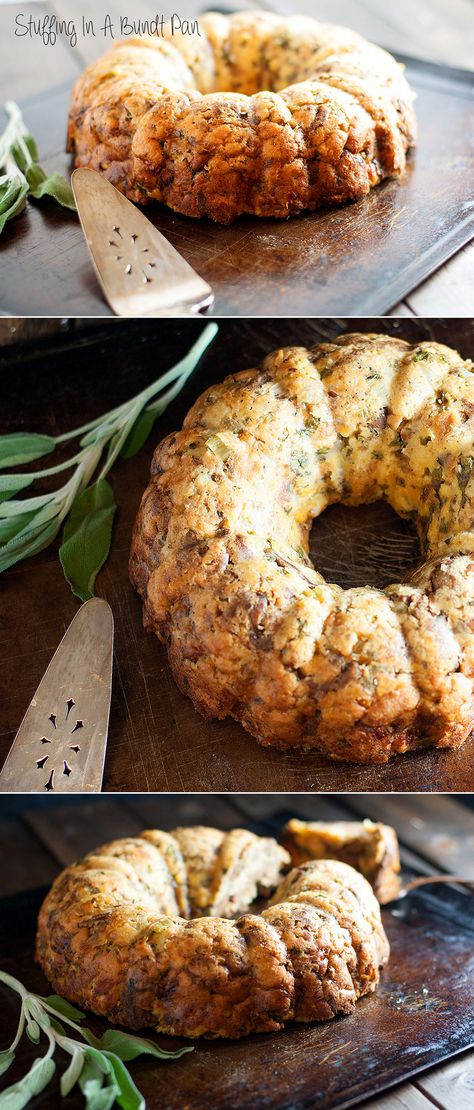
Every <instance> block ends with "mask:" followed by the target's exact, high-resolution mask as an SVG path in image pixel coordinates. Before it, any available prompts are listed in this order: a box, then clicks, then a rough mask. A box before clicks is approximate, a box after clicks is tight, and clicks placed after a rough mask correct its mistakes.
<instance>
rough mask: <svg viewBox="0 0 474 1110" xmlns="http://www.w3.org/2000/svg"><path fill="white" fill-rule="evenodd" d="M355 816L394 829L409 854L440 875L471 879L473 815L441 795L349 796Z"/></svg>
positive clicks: (473, 851) (473, 836)
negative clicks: (453, 875)
mask: <svg viewBox="0 0 474 1110" xmlns="http://www.w3.org/2000/svg"><path fill="white" fill-rule="evenodd" d="M348 801H349V804H350V805H351V806H352V807H353V808H354V809H355V810H356V811H357V812H358V813H363V814H364V815H368V816H370V817H374V818H376V819H377V820H381V821H387V822H388V824H391V825H394V827H395V828H396V829H397V832H399V834H400V837H401V839H402V840H403V842H404V843H405V844H407V845H408V846H409V847H410V848H411V849H412V850H414V851H416V852H419V854H420V855H421V856H422V857H423V858H424V859H426V860H429V862H430V863H432V864H433V865H435V866H436V867H439V868H440V869H441V871H450V872H451V873H452V874H458V875H460V876H461V877H466V878H471V876H472V877H474V813H473V812H472V811H471V810H469V809H467V808H466V807H465V806H462V805H460V803H459V802H456V801H454V800H453V799H452V798H450V797H448V796H447V795H444V794H438V795H437V796H436V798H432V797H427V796H425V795H424V794H408V795H406V796H405V797H403V798H400V799H397V798H396V797H394V796H393V795H392V794H379V795H370V796H367V795H365V794H359V795H357V794H351V795H350V796H349V798H348Z"/></svg>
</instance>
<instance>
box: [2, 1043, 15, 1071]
mask: <svg viewBox="0 0 474 1110" xmlns="http://www.w3.org/2000/svg"><path fill="white" fill-rule="evenodd" d="M14 1059H15V1053H14V1052H11V1051H10V1049H9V1048H7V1049H5V1051H4V1052H0V1075H5V1072H6V1071H8V1069H9V1067H10V1064H13V1061H14Z"/></svg>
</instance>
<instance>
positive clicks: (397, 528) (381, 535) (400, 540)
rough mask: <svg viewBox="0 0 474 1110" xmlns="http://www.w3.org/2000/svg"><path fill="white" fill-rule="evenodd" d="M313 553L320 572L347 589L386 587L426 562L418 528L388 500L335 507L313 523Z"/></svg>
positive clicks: (315, 564)
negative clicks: (401, 515) (417, 565)
mask: <svg viewBox="0 0 474 1110" xmlns="http://www.w3.org/2000/svg"><path fill="white" fill-rule="evenodd" d="M309 553H310V558H311V560H312V562H313V566H314V567H315V569H316V570H317V571H319V573H320V574H323V575H324V577H325V579H326V580H327V581H328V582H336V583H337V585H338V586H342V587H343V589H346V590H347V589H351V588H352V587H354V586H376V587H378V588H379V589H384V587H385V586H388V585H390V583H392V582H401V581H402V579H403V578H405V576H406V575H407V574H408V572H409V571H410V570H411V569H412V568H413V567H414V566H415V565H416V564H417V563H419V562H420V561H421V551H420V544H419V541H418V537H417V534H416V530H415V527H414V525H413V524H412V523H411V521H407V520H402V519H401V517H399V516H397V514H396V512H395V511H394V509H392V508H391V507H390V505H387V504H386V503H385V502H384V501H377V502H375V503H374V504H373V505H357V506H352V505H351V506H349V505H331V506H330V507H329V508H328V509H326V510H325V511H324V512H323V513H321V516H319V517H317V518H316V520H315V521H313V525H312V528H311V532H310V538H309Z"/></svg>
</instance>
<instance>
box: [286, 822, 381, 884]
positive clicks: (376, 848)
mask: <svg viewBox="0 0 474 1110" xmlns="http://www.w3.org/2000/svg"><path fill="white" fill-rule="evenodd" d="M280 839H281V842H282V844H284V846H285V848H287V849H288V851H289V853H290V856H291V859H292V862H293V863H294V864H300V863H305V862H306V861H307V860H312V859H340V860H343V862H344V863H349V864H350V865H351V867H355V869H356V871H360V872H361V874H362V875H364V876H365V878H366V879H367V880H368V882H369V883H370V885H371V887H372V889H373V891H374V894H375V896H376V898H377V901H378V902H380V903H381V904H382V905H384V904H385V902H390V901H391V899H392V898H395V897H396V895H397V894H398V891H399V889H400V876H399V872H400V852H399V848H398V838H397V834H396V832H395V829H392V828H391V826H390V825H382V824H380V823H379V822H374V821H369V820H368V819H366V820H365V821H299V820H298V818H296V817H294V818H292V820H291V821H288V824H287V825H285V828H284V829H283V832H282V835H281V837H280Z"/></svg>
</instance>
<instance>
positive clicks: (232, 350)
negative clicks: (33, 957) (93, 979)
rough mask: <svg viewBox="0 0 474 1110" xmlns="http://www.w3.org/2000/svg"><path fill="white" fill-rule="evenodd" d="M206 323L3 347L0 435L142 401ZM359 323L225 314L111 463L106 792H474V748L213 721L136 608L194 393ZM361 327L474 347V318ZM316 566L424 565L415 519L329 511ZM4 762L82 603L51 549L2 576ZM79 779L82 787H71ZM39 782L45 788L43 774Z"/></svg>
mask: <svg viewBox="0 0 474 1110" xmlns="http://www.w3.org/2000/svg"><path fill="white" fill-rule="evenodd" d="M201 327H202V324H201V323H197V322H192V321H144V322H142V323H140V322H136V323H134V324H130V323H126V322H123V321H117V322H115V323H111V324H110V325H109V326H107V327H104V328H103V329H102V330H100V329H99V330H98V331H95V332H91V333H90V335H87V334H86V335H84V336H83V337H82V338H81V339H79V341H78V340H77V338H76V337H75V335H74V333H73V334H72V336H71V337H68V336H67V334H66V336H65V337H64V339H63V341H62V342H60V343H58V342H57V341H56V340H53V341H51V340H48V339H46V340H43V342H42V344H41V343H40V344H39V345H38V348H35V347H33V348H31V347H30V348H28V347H27V348H15V347H8V348H7V349H6V350H5V353H4V356H3V360H0V383H1V388H2V409H1V414H0V431H2V432H3V431H14V430H19V429H24V430H32V431H39V432H47V431H50V432H55V433H59V432H60V431H65V430H67V429H69V428H71V427H73V426H78V425H79V424H82V423H85V422H86V421H87V420H90V419H92V418H93V417H95V416H98V415H99V414H100V413H104V412H106V411H107V410H108V409H110V408H111V407H112V406H113V405H116V404H119V403H121V402H122V401H125V400H126V399H128V398H130V397H131V396H133V394H134V393H136V392H138V390H139V389H140V388H142V387H144V386H145V385H146V384H149V383H150V382H151V381H152V380H153V379H154V378H155V377H156V376H157V375H158V374H159V373H160V372H161V371H164V370H165V369H167V368H168V367H169V366H171V365H172V364H173V363H174V361H176V360H177V359H178V358H179V357H181V356H182V355H183V354H184V352H185V351H186V350H187V349H188V347H189V346H190V344H191V342H192V340H193V339H194V338H195V337H196V335H197V333H198V331H199V329H200V328H201ZM353 327H354V321H351V320H332V319H328V320H280V321H256V320H253V321H252V320H247V321H230V320H224V321H222V323H221V324H220V331H219V334H218V337H217V339H216V341H215V342H214V344H213V346H212V347H211V349H210V350H209V352H208V355H207V356H206V359H205V361H204V364H203V365H202V366H201V368H200V369H199V371H198V372H197V373H196V375H195V377H194V378H193V379H192V380H191V381H190V382H189V383H188V385H187V387H186V389H185V391H184V392H183V394H182V395H181V396H180V397H179V398H178V399H177V401H176V402H175V403H174V404H173V405H172V407H171V408H170V409H169V410H168V412H167V413H166V414H165V416H164V417H163V418H162V419H161V420H160V421H159V423H158V424H157V425H156V428H155V430H154V432H153V434H152V436H151V437H150V441H149V442H148V443H147V444H146V446H145V447H144V448H143V449H142V451H141V452H140V453H139V455H137V456H136V457H135V458H134V459H131V460H129V461H125V460H120V461H119V462H118V463H117V465H116V466H115V467H114V469H113V472H112V483H113V486H114V490H115V495H116V500H117V503H118V505H119V511H118V513H117V520H116V525H115V528H114V537H113V545H112V552H111V557H110V559H109V561H108V562H107V564H106V567H105V569H104V570H103V571H102V572H101V574H100V575H99V577H98V579H97V593H98V594H99V595H100V596H103V597H106V598H107V600H108V601H109V602H110V604H111V606H112V609H113V612H114V617H115V629H116V639H115V671H114V686H113V698H112V713H111V720H110V730H109V742H108V749H107V759H106V771H105V779H104V787H105V789H106V790H118V791H122V790H137V791H141V790H145V791H146V790H159V791H166V790H175V791H179V790H187V791H191V790H198V791H199V790H204V791H207V790H222V791H233V790H264V791H272V790H274V791H287V790H293V791H298V790H322V791H340V790H356V791H367V790H382V791H386V790H401V791H409V790H414V791H428V790H435V791H436V790H439V791H464V790H470V789H472V782H473V775H474V741H473V740H472V739H471V740H469V741H468V742H467V743H466V744H465V745H464V747H463V748H462V749H461V750H460V751H458V752H448V751H434V750H427V751H419V752H417V753H413V754H410V755H407V756H399V757H397V758H395V759H394V760H392V761H391V762H390V764H388V765H386V766H373V767H367V766H366V767H361V766H357V765H355V764H348V763H345V764H338V763H331V762H329V761H328V760H326V759H324V758H323V757H322V756H320V755H318V754H317V753H312V754H301V753H298V752H290V753H284V752H278V751H275V750H272V749H271V748H261V747H260V746H259V745H258V744H257V743H256V741H255V740H254V739H253V738H252V737H251V736H249V735H248V734H247V733H246V732H245V731H244V730H243V728H242V727H241V726H240V725H239V724H238V723H237V722H235V721H231V720H227V721H210V722H209V721H204V720H203V719H202V718H201V717H200V716H199V715H198V714H197V713H196V712H195V710H194V709H193V706H192V704H191V702H190V701H189V700H188V699H187V698H185V697H184V696H183V695H182V694H181V693H180V692H179V691H178V689H177V688H176V686H175V684H174V681H173V679H172V677H171V674H170V670H169V667H168V663H167V658H166V653H165V651H164V649H163V647H162V646H161V645H160V644H159V642H158V640H157V639H156V638H155V637H152V636H150V635H148V634H145V632H144V631H143V628H142V622H141V604H140V601H139V598H138V596H137V595H136V594H135V593H134V591H133V589H132V587H131V586H130V583H129V581H128V572H127V563H128V552H129V548H130V537H131V531H132V526H133V521H134V517H135V514H136V512H137V509H138V505H139V501H140V497H141V494H142V492H143V490H144V489H145V487H146V485H147V482H148V474H149V467H150V459H151V455H152V451H153V448H154V446H155V444H156V443H157V442H158V440H159V439H160V438H162V437H163V436H164V435H166V434H168V432H170V431H172V430H174V429H176V428H179V427H180V426H181V423H182V420H183V417H184V416H185V413H186V412H187V410H188V408H189V406H190V405H191V403H192V402H193V401H194V399H195V398H196V397H197V396H198V394H199V393H200V392H201V391H202V390H203V389H204V388H205V387H207V386H208V385H210V384H211V383H212V382H216V381H220V380H222V378H223V377H224V376H225V374H226V373H228V372H229V371H230V370H232V369H233V370H237V369H239V370H240V369H244V368H245V367H246V366H251V365H255V364H256V363H257V362H258V361H259V360H260V359H261V358H262V356H263V355H264V354H267V353H268V352H269V351H271V350H272V349H274V348H275V347H278V346H283V345H285V344H299V345H304V344H306V345H311V344H313V343H316V342H318V341H319V340H321V339H323V338H332V337H334V336H335V335H336V334H339V333H340V332H343V331H347V330H350V329H351V328H353ZM357 327H358V328H359V329H360V330H363V331H374V330H378V331H382V332H387V333H390V334H393V335H398V336H404V337H406V338H408V339H417V340H421V339H427V338H432V339H438V340H440V341H442V342H446V343H448V344H450V345H451V346H453V347H458V348H459V350H460V352H461V354H462V355H463V357H468V356H469V355H470V354H471V355H472V352H473V349H474V337H473V330H472V322H471V321H466V320H463V321H455V320H445V321H431V320H429V321H425V322H423V321H416V320H413V321H409V320H407V321H405V320H404V321H397V320H382V321H381V320H373V319H366V320H363V321H360V320H359V321H357ZM311 546H312V551H313V558H314V560H315V563H316V565H317V566H318V567H319V568H320V569H321V570H322V571H323V573H324V574H325V575H326V576H327V577H328V578H329V579H330V580H332V581H334V580H336V581H338V582H339V583H340V584H341V585H342V586H353V585H356V584H364V583H367V582H368V583H370V584H372V585H376V586H385V585H387V583H388V582H389V581H394V580H397V579H399V578H401V577H402V576H403V575H404V574H405V573H406V572H407V571H408V570H409V568H410V566H412V565H413V563H414V562H415V561H416V560H417V559H418V558H419V552H418V545H417V540H416V537H415V535H414V533H413V530H412V529H411V527H410V526H409V525H408V524H407V523H405V522H402V521H401V520H399V519H398V517H397V516H396V515H395V514H394V513H393V512H392V511H391V510H390V509H389V508H388V507H387V506H385V505H384V504H383V503H381V502H378V503H376V504H373V505H370V506H366V507H360V508H359V509H357V510H356V509H348V508H343V507H340V506H338V507H333V508H332V509H330V510H328V511H327V512H326V513H324V514H323V516H322V518H321V519H320V520H319V521H318V522H317V523H316V524H315V525H314V527H313V533H312V545H311ZM0 590H1V604H0V760H2V759H3V758H4V757H5V756H6V754H7V751H8V749H9V746H10V743H11V741H12V739H13V736H14V735H15V732H16V730H17V728H18V726H19V723H20V721H21V719H22V716H23V714H24V712H25V709H26V707H27V706H28V704H29V701H30V699H31V697H32V696H33V694H34V691H35V689H36V687H37V686H38V683H39V682H40V680H41V678H42V676H43V674H44V671H45V670H46V666H47V664H48V663H49V660H50V658H51V656H52V655H53V653H54V651H55V649H56V647H57V645H58V643H59V641H60V639H61V637H62V635H63V633H64V631H65V629H66V627H67V625H68V624H69V622H70V621H71V619H72V617H73V616H74V614H75V612H76V611H77V604H78V603H77V601H76V600H75V599H74V598H73V596H72V594H71V593H70V591H69V588H68V587H67V586H66V584H65V582H64V579H63V576H62V572H61V569H60V566H59V562H58V558H57V549H56V547H54V546H53V547H50V548H48V549H47V550H46V551H44V552H43V553H42V554H40V555H38V556H37V557H35V558H34V559H30V560H28V561H26V562H24V563H22V564H19V565H18V566H16V567H13V568H12V569H11V570H10V571H8V572H7V573H6V574H5V575H2V577H1V579H0ZM71 785H72V787H74V783H73V782H72V783H71ZM39 787H40V789H41V787H42V783H41V782H40V783H39Z"/></svg>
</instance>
